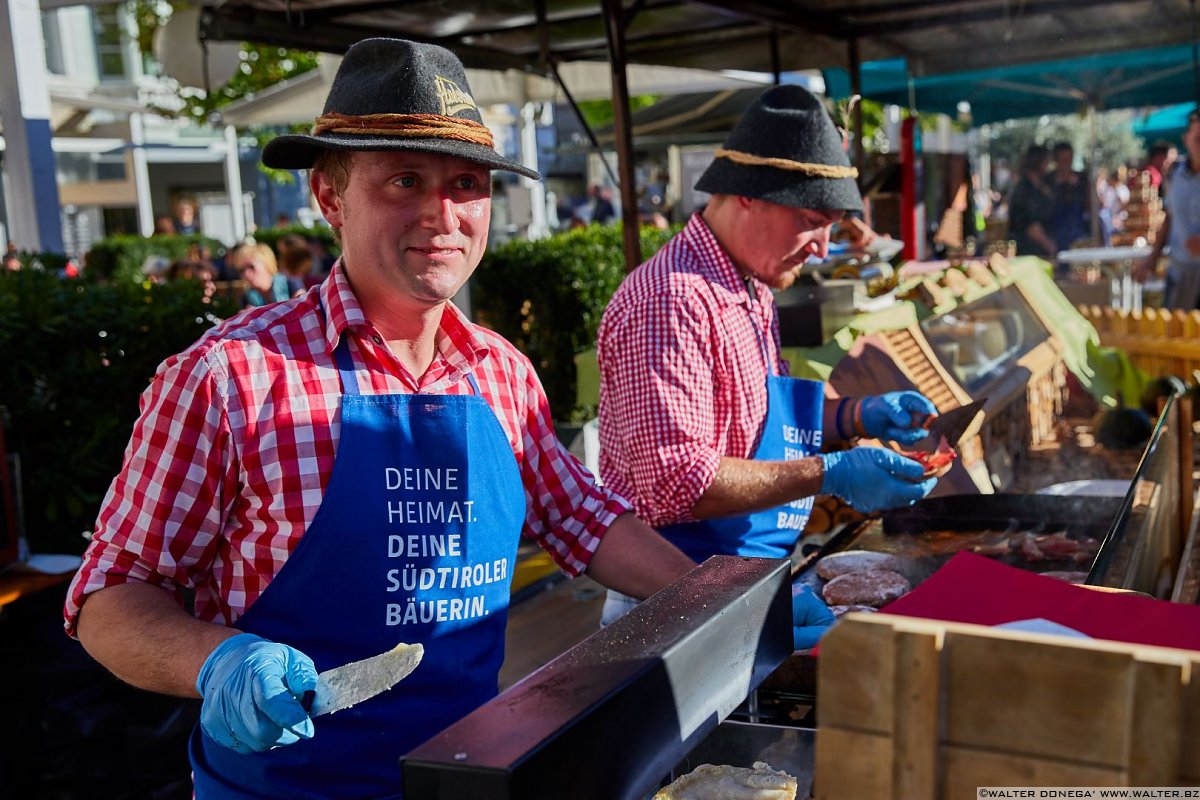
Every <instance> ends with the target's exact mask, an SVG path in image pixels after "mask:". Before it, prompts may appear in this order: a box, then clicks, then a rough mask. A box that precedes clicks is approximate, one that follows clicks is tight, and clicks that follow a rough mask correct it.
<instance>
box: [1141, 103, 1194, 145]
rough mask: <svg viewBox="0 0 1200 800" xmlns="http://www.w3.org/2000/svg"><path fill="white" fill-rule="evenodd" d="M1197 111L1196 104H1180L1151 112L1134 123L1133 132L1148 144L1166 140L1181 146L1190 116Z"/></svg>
mask: <svg viewBox="0 0 1200 800" xmlns="http://www.w3.org/2000/svg"><path fill="white" fill-rule="evenodd" d="M1195 110H1196V104H1195V103H1180V104H1178V105H1174V106H1168V107H1167V108H1160V109H1157V110H1155V111H1151V112H1150V113H1149V114H1147V115H1146V116H1144V117H1142V118H1141V119H1138V120H1135V121H1134V123H1133V132H1134V133H1135V134H1137V135H1138V136H1140V137H1142V139H1144V140H1145V141H1146V144H1153V143H1154V142H1156V141H1157V140H1159V139H1166V140H1167V141H1169V142H1171V143H1172V144H1176V145H1178V144H1180V143H1181V142H1182V140H1183V132H1184V131H1185V130H1186V129H1187V126H1188V115H1189V114H1191V113H1192V112H1193V111H1195Z"/></svg>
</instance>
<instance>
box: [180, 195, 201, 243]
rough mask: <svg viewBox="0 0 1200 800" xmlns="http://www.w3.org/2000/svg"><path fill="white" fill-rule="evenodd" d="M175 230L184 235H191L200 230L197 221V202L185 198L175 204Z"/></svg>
mask: <svg viewBox="0 0 1200 800" xmlns="http://www.w3.org/2000/svg"><path fill="white" fill-rule="evenodd" d="M175 232H176V233H179V234H182V235H183V236H191V235H192V234H194V233H199V232H200V225H199V223H198V222H197V221H196V203H195V201H194V200H189V199H187V198H184V199H182V200H180V201H179V202H178V203H176V204H175Z"/></svg>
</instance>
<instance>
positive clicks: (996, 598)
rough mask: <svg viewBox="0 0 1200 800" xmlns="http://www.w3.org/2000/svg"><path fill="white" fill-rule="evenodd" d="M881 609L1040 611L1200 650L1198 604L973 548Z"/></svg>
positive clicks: (976, 617) (1000, 620)
mask: <svg viewBox="0 0 1200 800" xmlns="http://www.w3.org/2000/svg"><path fill="white" fill-rule="evenodd" d="M880 611H883V612H885V613H887V614H900V615H902V616H906V617H925V618H927V619H940V620H945V621H947V622H970V623H974V624H976V625H1002V624H1004V623H1006V622H1015V621H1017V620H1023V619H1036V618H1039V617H1040V618H1042V619H1048V620H1050V621H1051V622H1057V623H1059V624H1060V625H1066V626H1067V627H1068V628H1074V629H1075V630H1077V631H1079V632H1080V633H1085V634H1087V635H1088V636H1091V637H1092V638H1094V639H1111V640H1113V641H1118V642H1131V643H1134V644H1150V645H1159V646H1162V647H1179V648H1184V649H1187V650H1200V606H1188V605H1183V604H1180V603H1169V602H1167V601H1165V600H1154V599H1152V598H1149V597H1142V596H1140V595H1132V594H1120V593H1114V592H1100V591H1096V590H1094V589H1086V588H1084V587H1082V586H1075V585H1072V584H1069V583H1064V582H1063V581H1060V580H1056V579H1054V578H1044V577H1042V576H1041V575H1037V574H1036V573H1032V572H1027V571H1025V570H1023V569H1018V568H1016V567H1010V566H1008V565H1007V564H1002V563H1000V562H998V561H993V560H992V559H990V558H985V557H983V556H980V555H976V554H974V553H959V554H958V555H956V556H954V558H952V559H950V561H949V562H947V563H946V565H945V566H943V567H942V568H941V569H939V570H938V571H937V572H935V573H933V575H931V576H930V577H929V579H928V580H926V581H925V582H924V583H922V584H921V585H920V586H918V587H917V588H916V589H914V590H913V591H911V592H909V593H908V594H906V595H904V596H903V597H901V598H900V599H899V600H896V601H895V602H893V603H891V604H889V605H886V606H884V607H883V608H881V609H880Z"/></svg>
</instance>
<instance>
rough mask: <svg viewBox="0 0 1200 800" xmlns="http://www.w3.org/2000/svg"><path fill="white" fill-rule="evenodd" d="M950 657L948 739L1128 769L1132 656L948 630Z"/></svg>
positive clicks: (946, 655) (947, 653)
mask: <svg viewBox="0 0 1200 800" xmlns="http://www.w3.org/2000/svg"><path fill="white" fill-rule="evenodd" d="M943 658H945V659H946V665H945V669H946V674H947V675H946V679H945V681H946V698H945V705H946V732H945V736H946V742H947V743H948V744H954V745H962V746H965V747H974V748H978V749H982V750H993V751H999V752H1008V753H1023V754H1028V755H1031V756H1037V757H1040V758H1048V759H1060V760H1066V761H1079V762H1085V763H1090V764H1094V765H1097V766H1101V767H1107V768H1112V769H1120V768H1123V766H1124V762H1125V758H1126V756H1127V753H1128V751H1129V745H1128V736H1129V728H1130V721H1131V719H1132V710H1131V708H1130V699H1131V698H1130V696H1129V693H1128V692H1127V691H1124V687H1126V686H1128V684H1129V680H1130V669H1131V666H1130V665H1131V662H1132V659H1131V658H1130V656H1129V655H1128V654H1126V653H1102V652H1089V651H1087V650H1079V649H1073V648H1069V647H1063V646H1062V645H1060V644H1057V643H1055V642H1053V641H1046V640H1041V641H1032V640H1031V641H1012V642H1006V643H1005V645H1004V648H1003V650H1000V649H998V648H997V643H996V642H995V641H992V640H989V639H987V638H984V637H980V636H976V635H958V634H947V635H946V639H945V644H944V649H943ZM1114 686H1118V687H1121V688H1122V691H1113V687H1114ZM980 687H986V691H980ZM1001 698H1003V699H1001Z"/></svg>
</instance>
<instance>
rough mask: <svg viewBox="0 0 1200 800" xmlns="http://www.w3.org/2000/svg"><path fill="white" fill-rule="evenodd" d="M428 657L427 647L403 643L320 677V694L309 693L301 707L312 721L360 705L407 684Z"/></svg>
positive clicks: (318, 692)
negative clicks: (412, 673) (403, 682)
mask: <svg viewBox="0 0 1200 800" xmlns="http://www.w3.org/2000/svg"><path fill="white" fill-rule="evenodd" d="M424 656H425V648H424V647H423V646H421V645H419V644H404V643H403V642H402V643H400V644H398V645H396V646H395V647H393V648H392V649H391V650H388V651H387V652H386V653H380V654H379V655H377V656H371V657H370V658H364V659H363V660H362V661H352V662H350V663H349V664H343V665H342V666H340V667H334V668H333V669H327V670H325V671H324V672H322V673H321V674H320V675H318V676H317V689H316V691H315V692H305V693H304V697H303V698H301V700H300V704H301V705H302V706H304V710H305V711H308V712H309V716H310V717H319V716H321V715H322V714H332V713H333V712H335V711H341V710H342V709H343V708H349V707H350V706H353V705H357V704H358V703H361V702H362V701H364V700H369V699H370V698H372V697H374V696H375V695H377V694H380V693H381V692H386V691H387V690H388V689H390V688H392V687H393V686H395V685H396V684H397V683H399V682H400V681H402V680H404V679H405V678H406V677H408V675H409V674H410V673H411V672H412V671H413V670H414V669H416V668H417V665H418V664H420V663H421V659H422V658H424Z"/></svg>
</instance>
